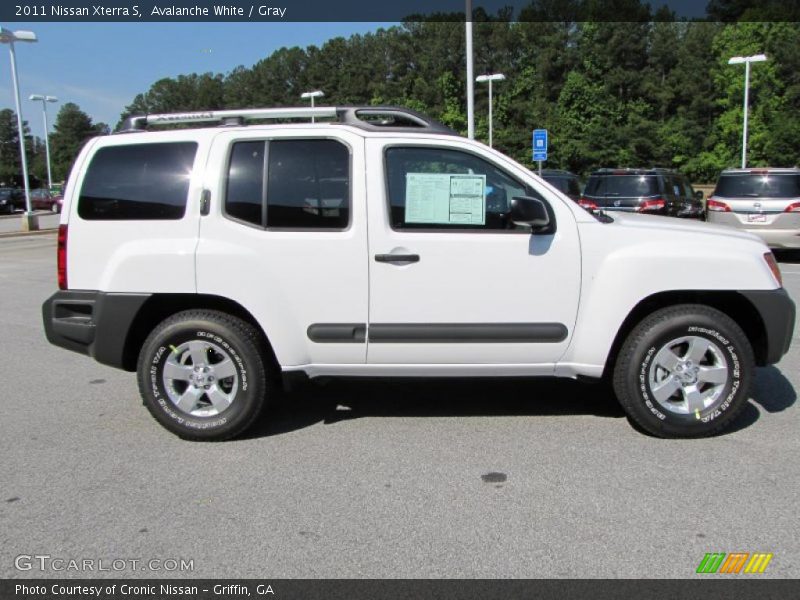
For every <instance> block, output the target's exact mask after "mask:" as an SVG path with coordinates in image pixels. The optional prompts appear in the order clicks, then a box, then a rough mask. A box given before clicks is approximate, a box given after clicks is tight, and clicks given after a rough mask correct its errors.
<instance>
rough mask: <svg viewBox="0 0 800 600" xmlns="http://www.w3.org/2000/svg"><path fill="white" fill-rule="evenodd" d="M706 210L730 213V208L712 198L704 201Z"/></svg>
mask: <svg viewBox="0 0 800 600" xmlns="http://www.w3.org/2000/svg"><path fill="white" fill-rule="evenodd" d="M706 208H707V209H708V210H710V211H713V212H731V207H730V206H728V205H727V204H725V203H724V202H720V201H719V200H714V199H713V198H709V199H708V200H706Z"/></svg>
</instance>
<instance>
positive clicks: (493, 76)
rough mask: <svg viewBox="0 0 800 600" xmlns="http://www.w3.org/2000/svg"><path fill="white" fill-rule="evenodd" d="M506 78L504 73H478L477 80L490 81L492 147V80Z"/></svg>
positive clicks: (490, 141) (490, 138)
mask: <svg viewBox="0 0 800 600" xmlns="http://www.w3.org/2000/svg"><path fill="white" fill-rule="evenodd" d="M505 78H506V76H505V75H503V74H502V73H492V74H490V75H478V76H477V77H476V78H475V81H477V82H478V83H484V82H485V81H488V82H489V147H490V148H491V147H492V104H493V102H492V82H493V81H503V80H504V79H505Z"/></svg>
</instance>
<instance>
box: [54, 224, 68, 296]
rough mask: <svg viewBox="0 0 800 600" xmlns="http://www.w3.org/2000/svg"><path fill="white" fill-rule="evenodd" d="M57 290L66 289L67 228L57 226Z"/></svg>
mask: <svg viewBox="0 0 800 600" xmlns="http://www.w3.org/2000/svg"><path fill="white" fill-rule="evenodd" d="M56 253H57V256H58V289H60V290H65V289H67V226H66V225H59V226H58V250H57V251H56Z"/></svg>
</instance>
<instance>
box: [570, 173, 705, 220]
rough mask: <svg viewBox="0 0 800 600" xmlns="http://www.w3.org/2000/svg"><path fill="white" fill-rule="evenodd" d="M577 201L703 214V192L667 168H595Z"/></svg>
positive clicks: (679, 214) (658, 212) (589, 204)
mask: <svg viewBox="0 0 800 600" xmlns="http://www.w3.org/2000/svg"><path fill="white" fill-rule="evenodd" d="M580 205H581V206H583V207H584V208H588V209H590V210H595V209H602V210H604V211H624V212H638V213H648V214H656V215H665V216H670V217H687V218H694V219H703V218H705V209H704V207H703V200H702V192H695V191H694V189H693V188H692V185H691V184H690V183H689V180H688V179H686V177H685V176H684V175H682V174H681V173H678V172H677V171H672V170H670V169H598V170H597V171H594V172H593V173H592V174H591V175H589V179H588V180H587V181H586V187H585V188H584V190H583V196H582V197H581V199H580Z"/></svg>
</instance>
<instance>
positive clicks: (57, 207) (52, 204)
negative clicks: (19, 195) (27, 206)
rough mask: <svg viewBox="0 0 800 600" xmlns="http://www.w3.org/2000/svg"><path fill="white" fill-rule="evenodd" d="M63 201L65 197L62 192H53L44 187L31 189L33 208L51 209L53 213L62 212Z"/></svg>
mask: <svg viewBox="0 0 800 600" xmlns="http://www.w3.org/2000/svg"><path fill="white" fill-rule="evenodd" d="M23 201H24V200H23ZM63 201H64V197H63V196H62V195H61V194H56V193H53V192H51V191H49V190H46V189H44V188H42V189H39V190H31V208H33V210H49V211H50V212H53V213H60V212H61V204H62V202H63Z"/></svg>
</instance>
